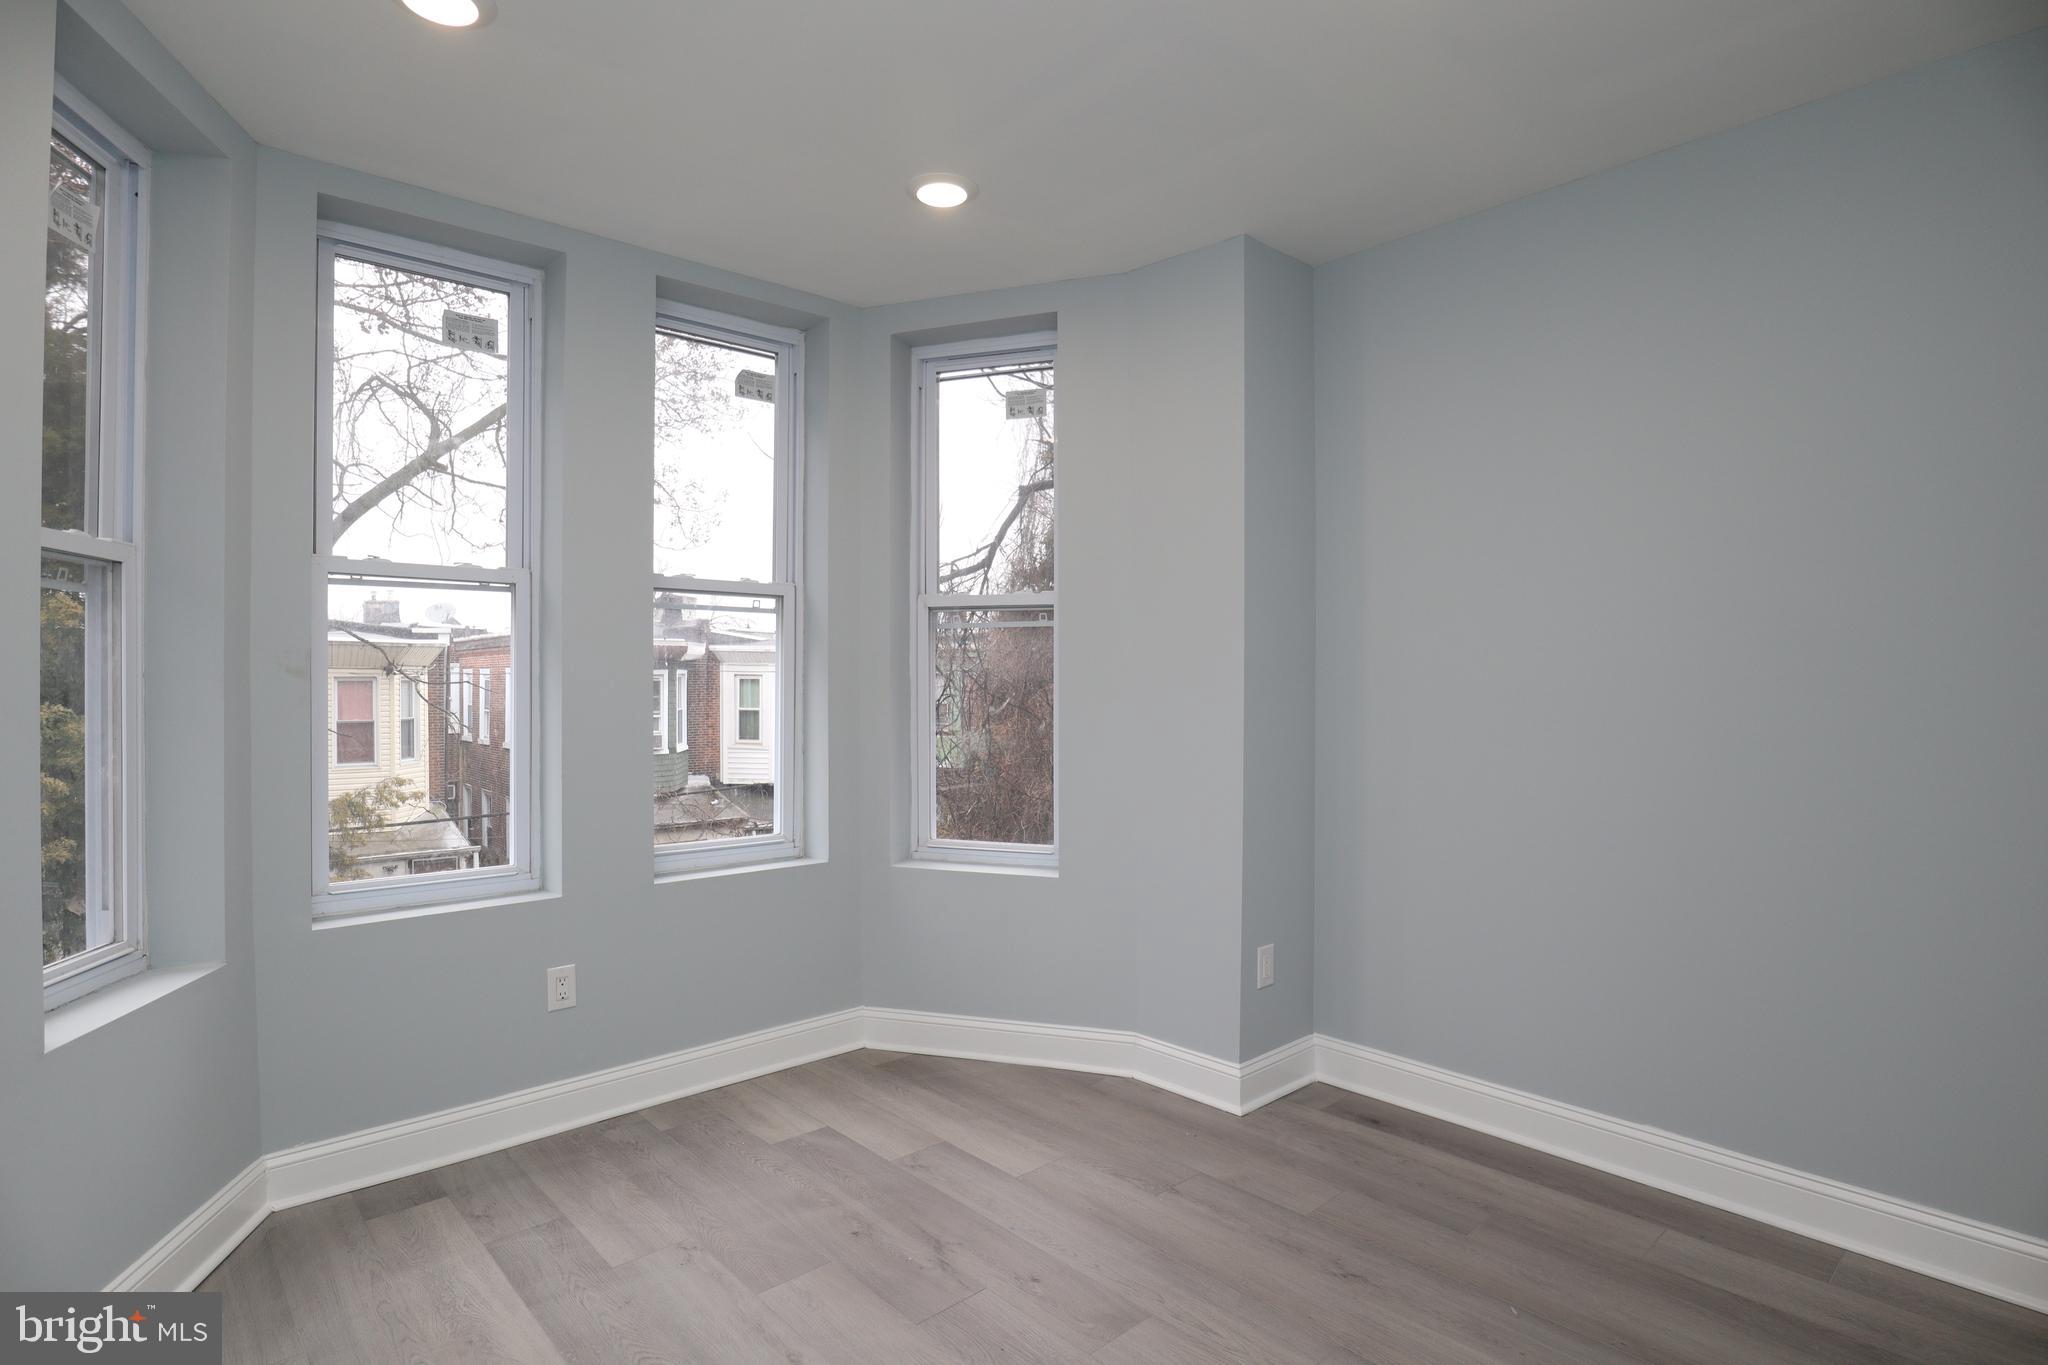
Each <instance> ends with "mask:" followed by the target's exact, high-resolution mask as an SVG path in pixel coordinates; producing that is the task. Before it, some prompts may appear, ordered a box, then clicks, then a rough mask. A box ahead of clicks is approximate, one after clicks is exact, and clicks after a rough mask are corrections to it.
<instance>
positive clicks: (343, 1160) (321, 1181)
mask: <svg viewBox="0 0 2048 1365" xmlns="http://www.w3.org/2000/svg"><path fill="white" fill-rule="evenodd" d="M862 1023H863V1020H862V1013H861V1011H860V1010H858V1009H849V1010H841V1011H839V1012H838V1013H836V1014H824V1015H819V1016H817V1017H816V1018H812V1019H801V1020H798V1021H797V1022H796V1023H793V1024H783V1025H780V1026H778V1027H775V1028H767V1029H762V1030H760V1031H759V1032H756V1033H746V1034H742V1035H740V1036H739V1037H737V1038H725V1039H720V1040H719V1041H717V1042H714V1043H706V1044H704V1045H703V1046H702V1047H693V1048H686V1049H684V1050H683V1051H681V1052H672V1053H669V1054H667V1055H666V1056H662V1057H649V1058H646V1059H645V1060H642V1061H638V1062H628V1063H626V1064H625V1065H623V1066H614V1067H607V1068H605V1069H604V1070H602V1071H593V1072H590V1073H588V1074H586V1075H582V1076H572V1077H570V1078H569V1079H568V1080H564V1081H556V1082H553V1083H551V1084H548V1085H538V1086H534V1087H532V1088H531V1089H528V1090H518V1091H514V1092H513V1093H511V1094H509V1095H499V1096H497V1097H495V1098H493V1099H488V1100H479V1101H477V1102H476V1103H474V1104H464V1105H457V1106H456V1107H455V1108H453V1109H444V1110H442V1111H441V1112H439V1113H436V1114H423V1115H421V1116H420V1117H418V1118H412V1119H405V1120H402V1121H400V1122H397V1123H387V1124H382V1125H380V1126H378V1127H375V1128H366V1129H364V1130H362V1131H361V1132H356V1133H347V1134H344V1135H343V1136H341V1137H337V1138H330V1139H328V1140H326V1141H324V1142H312V1143H307V1144H305V1145H304V1146H301V1147H293V1148H290V1149H289V1150H286V1151H282V1152H273V1153H271V1154H270V1155H269V1156H267V1157H264V1158H262V1159H261V1160H258V1161H256V1162H253V1163H251V1165H250V1166H249V1169H248V1170H246V1171H244V1172H242V1174H241V1175H239V1176H237V1177H235V1179H234V1181H233V1182H231V1183H230V1184H229V1185H228V1186H227V1187H226V1188H225V1189H223V1190H221V1191H220V1193H218V1194H216V1195H215V1196H214V1197H213V1198H211V1199H209V1200H208V1201H207V1202H206V1204H205V1205H204V1206H203V1207H201V1208H200V1209H198V1210H197V1211H195V1212H194V1213H193V1214H192V1215H191V1216H190V1217H188V1218H187V1219H185V1221H184V1222H182V1223H180V1224H179V1225H178V1226H177V1227H175V1228H173V1229H172V1230H171V1231H170V1232H169V1233H167V1234H165V1236H164V1238H163V1240H162V1241H160V1242H158V1243H157V1244H156V1245H155V1246H154V1247H151V1248H150V1249H149V1251H148V1252H147V1253H145V1254H144V1255H143V1256H142V1258H141V1259H139V1260H138V1261H136V1262H135V1264H134V1265H132V1266H130V1267H128V1269H126V1270H124V1271H123V1272H121V1274H120V1276H119V1277H118V1278H117V1279H115V1280H114V1282H113V1283H112V1284H110V1285H109V1286H108V1289H109V1290H121V1291H125V1290H134V1289H179V1290H182V1289H191V1288H193V1287H194V1286H195V1285H197V1284H198V1283H199V1282H200V1281H201V1280H203V1279H205V1278H206V1277H207V1276H208V1275H209V1274H211V1273H212V1272H213V1268H214V1267H215V1266H217V1265H219V1264H220V1263H221V1261H223V1260H224V1259H226V1257H227V1254H228V1253H229V1252H230V1251H233V1250H234V1249H235V1247H236V1246H237V1245H239V1244H240V1243H241V1241H242V1239H243V1238H244V1237H246V1236H248V1235H249V1233H251V1232H252V1231H254V1230H255V1227H256V1225H257V1224H258V1223H260V1222H261V1221H262V1220H263V1218H264V1216H265V1215H266V1214H268V1213H270V1212H272V1211H273V1210H276V1209H285V1208H290V1207H291V1206H293V1205H294V1204H303V1203H306V1202H307V1201H309V1200H313V1199H322V1198H325V1197H326V1196H328V1195H332V1194H343V1193H346V1192H347V1191H349V1190H359V1189H362V1188H364V1187H365V1186H369V1185H381V1184H382V1183H384V1182H385V1181H387V1180H396V1179H398V1178H399V1177H400V1176H406V1175H411V1174H413V1173H414V1172H417V1171H425V1170H432V1169H433V1168H434V1167H437V1166H445V1165H448V1164H449V1163H450V1162H454V1161H463V1160H466V1159H467V1158H469V1157H473V1156H481V1155H483V1154H484V1153H485V1152H495V1151H500V1150H502V1149H504V1148H506V1147H512V1146H516V1145H518V1144H519V1143H522V1142H531V1141H533V1140H534V1139H535V1138H542V1137H546V1136H548V1135H549V1134H550V1133H559V1132H563V1131H565V1130H566V1129H570V1128H580V1127H582V1126H583V1125H584V1124H586V1123H596V1122H598V1121H599V1120H600V1119H608V1118H611V1117H613V1116H614V1115H617V1114H628V1113H631V1112H633V1111H634V1110H636V1109H645V1108H646V1107H647V1106H649V1105H651V1104H661V1103H663V1102H664V1101H667V1100H672V1099H679V1098H681V1097H682V1096H684V1095H694V1094H696V1093H697V1092H698V1091H700V1090H713V1089H716V1088H717V1087H719V1086H721V1085H731V1084H733V1083H734V1082H736V1081H743V1080H747V1079H748V1078H750V1077H753V1076H761V1075H766V1074H767V1073H768V1072H771V1071H781V1070H783V1069H785V1068H787V1067H792V1066H800V1065H802V1064H803V1063H805V1062H811V1061H816V1060H817V1059H818V1058H820V1057H829V1056H832V1055H833V1054H834V1053H839V1052H851V1051H852V1050H853V1049H855V1048H857V1047H860V1046H861V1045H862V1038H863V1031H862Z"/></svg>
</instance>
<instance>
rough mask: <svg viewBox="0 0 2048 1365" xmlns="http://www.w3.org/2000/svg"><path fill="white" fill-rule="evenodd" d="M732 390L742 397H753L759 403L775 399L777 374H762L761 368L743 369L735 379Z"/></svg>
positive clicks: (771, 401)
mask: <svg viewBox="0 0 2048 1365" xmlns="http://www.w3.org/2000/svg"><path fill="white" fill-rule="evenodd" d="M732 391H733V393H734V394H735V395H737V396H738V397H741V398H751V399H753V400H754V401H755V402H757V403H773V402H774V401H775V376H774V375H772V374H762V373H761V372H760V371H759V370H741V371H740V373H739V378H737V379H735V380H734V381H733V385H732Z"/></svg>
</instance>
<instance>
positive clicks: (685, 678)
mask: <svg viewBox="0 0 2048 1365" xmlns="http://www.w3.org/2000/svg"><path fill="white" fill-rule="evenodd" d="M675 703H676V709H675V717H676V720H675V729H674V730H673V731H672V732H671V733H672V735H673V739H674V749H673V752H675V753H679V754H680V753H686V752H688V750H689V748H690V670H689V668H688V667H687V666H686V665H684V664H677V665H676V686H675Z"/></svg>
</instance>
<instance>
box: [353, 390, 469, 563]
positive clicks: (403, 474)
mask: <svg viewBox="0 0 2048 1365" xmlns="http://www.w3.org/2000/svg"><path fill="white" fill-rule="evenodd" d="M504 420H505V404H503V403H500V404H498V406H496V407H495V408H492V409H491V410H490V411H489V412H486V413H485V414H484V415H483V416H481V417H479V418H477V419H476V420H475V421H473V422H471V423H470V424H469V425H468V426H466V427H463V428H462V429H461V430H459V431H455V432H452V433H450V434H449V435H447V436H445V437H443V438H442V439H440V440H438V441H432V442H429V443H428V444H427V447H426V449H424V450H422V451H421V452H420V453H419V454H417V455H415V456H413V457H412V458H411V459H410V460H407V461H406V462H405V463H404V464H402V465H400V466H399V467H398V468H396V469H394V470H392V471H391V472H390V473H389V474H386V475H385V476H384V477H383V478H381V479H379V480H377V482H376V483H374V484H372V485H371V486H370V487H369V489H368V490H367V491H365V492H364V493H362V494H361V495H360V496H359V497H357V498H356V499H355V500H354V501H353V502H351V503H349V505H348V506H346V507H344V508H342V509H341V510H340V511H339V512H337V513H335V514H334V534H335V537H336V538H337V539H339V538H340V536H341V534H342V532H344V531H346V530H348V528H349V527H351V526H353V525H355V524H356V523H357V522H358V521H361V520H362V519H363V517H364V516H365V515H367V514H368V513H369V511H370V510H371V509H372V508H374V507H375V506H376V505H377V504H378V503H380V502H382V501H384V499H386V498H388V497H390V496H391V495H392V494H393V493H396V492H397V491H398V490H399V489H401V488H404V487H405V486H406V485H408V484H410V483H411V482H412V481H413V480H414V479H416V478H418V477H419V476H420V475H422V474H424V473H426V472H427V471H428V470H431V469H438V468H441V467H442V465H441V462H442V461H443V460H445V459H446V458H447V457H448V456H449V455H450V454H452V453H453V452H454V451H456V450H457V449H459V448H461V447H462V446H464V445H467V444H468V443H469V442H471V441H473V440H475V439H476V438H477V437H478V436H481V435H482V434H483V433H485V432H486V431H489V430H490V429H491V428H492V427H495V426H496V425H498V423H500V422H502V421H504Z"/></svg>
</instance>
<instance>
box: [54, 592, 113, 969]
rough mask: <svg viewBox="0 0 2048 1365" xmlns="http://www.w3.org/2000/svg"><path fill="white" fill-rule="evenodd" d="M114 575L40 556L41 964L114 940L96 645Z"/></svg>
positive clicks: (100, 661) (102, 676)
mask: <svg viewBox="0 0 2048 1365" xmlns="http://www.w3.org/2000/svg"><path fill="white" fill-rule="evenodd" d="M111 574H112V570H111V569H109V568H108V567H106V566H105V565H98V564H88V563H85V562H83V561H80V560H72V559H60V558H57V557H55V556H50V555H45V556H44V557H43V562H42V598H41V606H42V687H41V699H40V700H41V727H40V728H41V749H42V897H43V964H44V965H45V966H48V965H49V964H50V963H52V962H56V961H59V960H61V959H63V958H67V957H72V956H74V955H76V954H78V953H82V952H85V951H86V950H88V949H91V948H99V947H103V946H105V945H106V944H108V943H111V942H113V941H114V938H115V934H116V929H115V924H114V916H113V908H112V904H111V902H110V901H109V900H108V898H107V895H106V891H105V890H104V889H103V886H102V883H103V882H104V881H105V878H106V873H107V871H108V863H109V859H108V851H107V834H108V830H107V825H106V817H107V814H108V809H109V807H108V794H107V792H106V790H105V786H106V780H107V778H108V776H109V774H108V772H107V771H106V767H107V762H108V760H107V757H106V756H105V748H106V745H107V742H108V740H109V739H110V738H112V736H110V735H108V734H107V733H105V730H104V726H105V724H106V715H107V710H106V704H107V701H108V700H110V698H109V697H108V696H107V695H106V693H105V689H106V687H107V683H108V677H107V676H106V675H107V668H106V663H107V656H106V653H105V651H104V649H103V648H102V647H101V646H100V645H99V644H98V643H97V641H98V639H99V637H100V635H101V633H102V632H104V631H105V629H106V623H105V622H103V621H102V620H101V619H100V617H101V614H102V612H103V611H104V610H105V603H106V602H107V600H108V597H109V595H110V594H109V580H110V577H111Z"/></svg>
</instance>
